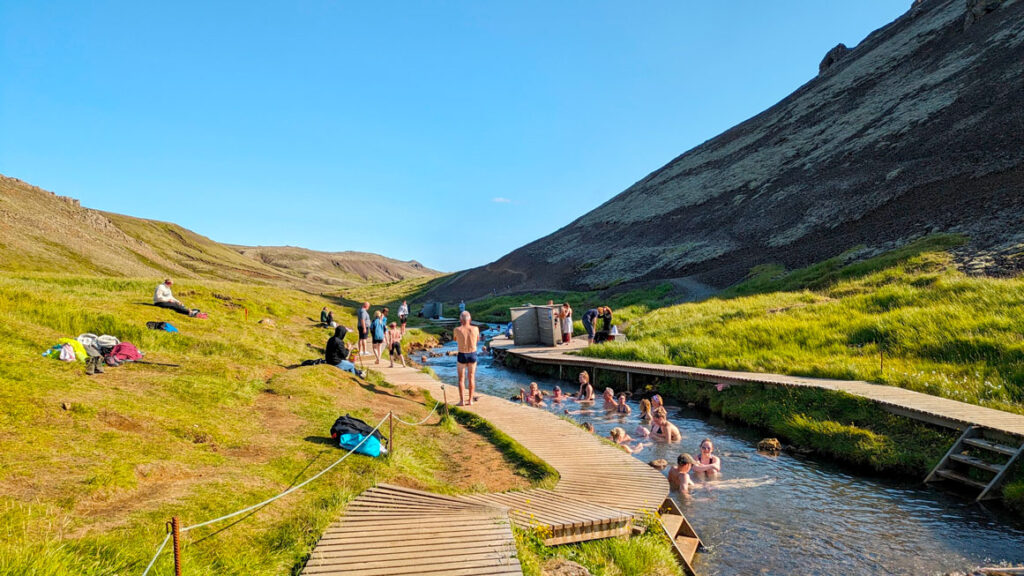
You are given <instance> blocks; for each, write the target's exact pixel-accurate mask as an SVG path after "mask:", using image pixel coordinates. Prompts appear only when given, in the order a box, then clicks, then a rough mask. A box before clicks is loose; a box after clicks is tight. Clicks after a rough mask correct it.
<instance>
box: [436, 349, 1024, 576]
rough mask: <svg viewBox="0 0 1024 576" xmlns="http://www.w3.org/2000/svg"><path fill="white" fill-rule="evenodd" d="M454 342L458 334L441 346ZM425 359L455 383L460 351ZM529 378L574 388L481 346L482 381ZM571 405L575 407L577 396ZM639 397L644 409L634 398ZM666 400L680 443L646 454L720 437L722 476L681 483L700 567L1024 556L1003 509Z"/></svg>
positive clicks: (909, 563) (934, 567) (597, 421)
mask: <svg viewBox="0 0 1024 576" xmlns="http://www.w3.org/2000/svg"><path fill="white" fill-rule="evenodd" d="M453 349H454V348H453V347H452V345H451V344H450V345H448V346H446V347H444V348H440V349H438V350H437V351H439V352H447V351H450V350H453ZM427 364H428V365H429V366H430V367H431V368H433V370H434V372H435V373H436V374H437V375H438V376H439V377H440V378H441V380H442V381H444V382H446V383H451V384H455V382H456V376H455V358H453V357H449V356H442V357H438V358H428V359H427ZM531 381H536V382H538V384H540V386H541V388H542V389H545V390H548V391H550V390H551V389H552V388H553V387H554V386H555V385H559V384H561V386H562V389H563V390H564V391H565V392H566V393H569V394H571V393H573V392H575V388H576V386H573V385H572V384H571V383H568V382H562V383H559V382H557V381H553V380H543V379H537V378H532V377H531V376H530V375H527V374H525V373H523V372H518V371H513V370H509V369H506V368H504V367H503V366H500V365H498V364H492V363H491V358H490V357H489V356H481V358H480V363H479V365H478V368H477V388H478V389H479V391H480V392H483V393H486V394H490V395H493V396H498V397H503V398H508V397H510V396H512V395H515V394H517V393H518V392H519V389H520V388H525V387H527V386H528V385H529V383H530V382H531ZM601 392H602V390H596V391H595V394H596V395H597V396H600V394H601ZM456 394H457V393H456ZM451 397H452V396H450V398H451ZM600 404H601V402H600V398H598V403H597V405H598V406H600ZM566 407H568V408H570V409H576V408H577V406H576V404H575V403H574V402H569V403H567V404H566ZM632 407H633V412H634V414H637V413H639V410H638V408H637V405H636V403H632ZM667 408H668V409H669V419H670V421H672V422H673V423H674V424H675V425H676V426H678V427H679V430H680V431H681V432H682V435H683V441H682V443H681V444H675V445H671V446H666V445H654V446H651V447H648V448H645V449H644V450H643V451H642V452H640V453H639V454H637V458H640V459H641V460H643V461H645V462H647V461H650V460H653V459H656V458H664V459H666V460H668V461H669V462H670V463H674V462H675V460H676V457H677V456H678V455H679V453H680V452H689V453H691V454H693V455H694V456H696V455H697V454H699V453H700V450H699V445H700V442H701V440H702V439H703V438H705V437H708V438H711V439H713V441H714V444H715V452H716V453H717V454H718V455H719V456H720V457H721V458H722V474H721V475H720V476H719V478H718V479H716V480H714V481H705V480H702V479H699V478H694V480H695V481H696V482H697V486H696V488H695V489H694V490H693V494H692V496H691V497H690V498H683V497H680V496H679V494H677V493H675V492H673V493H672V497H673V498H675V499H676V501H677V502H678V503H679V505H680V508H681V509H682V510H683V512H684V513H685V514H686V517H687V518H688V519H689V520H690V522H691V523H692V524H693V526H694V528H695V529H696V530H697V533H698V534H700V536H701V539H702V540H703V541H704V543H705V544H706V545H707V546H708V551H706V552H704V553H702V554H698V555H697V558H696V559H695V563H696V566H695V567H696V569H697V571H698V573H700V574H702V575H704V574H706V575H723V576H724V575H733V574H744V575H745V574H821V575H833V574H837V575H838V574H843V575H846V574H848V575H876V574H877V575H882V574H885V575H889V574H906V575H929V574H937V575H941V574H946V573H949V572H956V571H966V570H969V569H971V568H975V567H978V566H985V565H990V564H996V563H1012V564H1020V563H1024V522H1020V521H1017V520H1015V519H1014V518H1013V517H1012V516H1010V515H1008V514H1006V513H1004V512H1000V511H998V510H990V509H986V508H983V507H981V506H978V505H976V504H973V503H971V502H970V501H969V500H967V499H965V498H962V497H959V496H956V495H952V494H946V493H944V492H942V491H939V490H936V489H932V488H924V487H922V486H921V485H919V484H909V483H907V482H905V481H904V482H900V481H893V480H888V479H885V478H877V477H870V476H861V475H857V474H856V473H855V471H854V472H851V471H849V470H846V469H843V468H840V467H838V466H836V465H835V464H832V463H830V462H827V461H822V460H820V459H818V458H815V457H803V456H798V455H791V454H788V453H784V454H782V455H780V456H778V457H769V456H763V455H760V454H758V453H757V451H756V445H757V441H758V440H759V439H760V438H761V436H760V435H759V434H758V433H757V432H756V431H755V430H752V429H750V428H747V427H744V426H742V425H737V424H735V423H730V422H726V421H724V420H722V419H720V418H716V417H714V416H709V415H707V414H705V413H702V412H698V411H695V410H691V409H686V408H680V407H676V406H672V405H671V404H670V405H668V406H667ZM538 409H548V410H552V411H555V412H562V411H563V409H564V408H563V407H558V406H556V407H554V408H552V407H551V406H548V407H546V408H538ZM573 418H575V419H577V420H578V421H580V422H584V421H589V422H592V423H593V425H594V428H595V431H596V433H598V434H601V435H603V436H605V437H607V436H608V432H609V430H611V429H612V428H613V427H615V426H622V427H623V428H625V429H626V431H627V432H630V433H633V430H634V429H635V428H636V427H637V425H638V424H639V418H638V417H636V416H628V417H621V416H618V415H607V414H605V413H604V411H603V410H598V412H596V413H592V414H577V415H573ZM634 436H635V434H634ZM600 483H601V482H600V478H595V479H594V490H600Z"/></svg>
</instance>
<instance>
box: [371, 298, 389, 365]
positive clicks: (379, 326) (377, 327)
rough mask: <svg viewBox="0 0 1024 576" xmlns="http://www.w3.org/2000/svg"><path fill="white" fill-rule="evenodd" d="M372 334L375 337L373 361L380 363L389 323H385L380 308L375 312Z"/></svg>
mask: <svg viewBox="0 0 1024 576" xmlns="http://www.w3.org/2000/svg"><path fill="white" fill-rule="evenodd" d="M370 332H371V334H370V336H371V337H372V338H373V358H374V360H373V363H374V364H380V356H381V354H383V351H382V350H381V348H383V347H384V335H385V332H387V324H385V323H384V315H383V314H382V313H381V311H380V310H377V311H376V312H374V313H373V322H371V323H370Z"/></svg>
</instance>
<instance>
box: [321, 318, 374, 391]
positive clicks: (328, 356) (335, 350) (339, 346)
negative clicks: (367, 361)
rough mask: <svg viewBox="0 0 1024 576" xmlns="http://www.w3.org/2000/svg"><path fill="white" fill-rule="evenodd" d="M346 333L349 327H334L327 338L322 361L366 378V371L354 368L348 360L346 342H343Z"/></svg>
mask: <svg viewBox="0 0 1024 576" xmlns="http://www.w3.org/2000/svg"><path fill="white" fill-rule="evenodd" d="M348 333H349V329H348V328H345V327H344V326H338V327H337V328H335V329H334V336H331V338H330V339H329V340H327V346H326V347H325V351H324V362H325V363H327V364H330V365H331V366H337V367H338V368H340V369H342V370H344V371H346V372H351V373H353V374H355V375H356V376H359V377H360V378H366V372H365V371H361V370H356V365H355V364H353V363H352V362H349V360H348V344H345V335H346V334H348Z"/></svg>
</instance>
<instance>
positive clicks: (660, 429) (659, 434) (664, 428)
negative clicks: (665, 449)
mask: <svg viewBox="0 0 1024 576" xmlns="http://www.w3.org/2000/svg"><path fill="white" fill-rule="evenodd" d="M653 415H654V418H653V419H652V421H651V440H654V441H655V442H668V443H675V442H679V441H681V440H682V439H683V436H682V434H680V433H679V428H676V425H675V424H673V423H671V422H669V421H668V411H666V410H665V407H664V406H658V407H657V408H655V409H654V413H653Z"/></svg>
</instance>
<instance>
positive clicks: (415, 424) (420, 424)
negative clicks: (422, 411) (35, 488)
mask: <svg viewBox="0 0 1024 576" xmlns="http://www.w3.org/2000/svg"><path fill="white" fill-rule="evenodd" d="M440 405H441V403H440V402H437V401H435V402H434V408H433V410H431V411H430V414H427V417H426V418H424V419H423V420H420V421H419V422H406V421H405V420H402V419H401V418H399V417H398V416H394V415H393V416H392V418H394V419H395V421H396V422H399V423H401V424H405V425H406V426H422V425H423V424H425V423H426V422H427V420H430V417H431V416H433V415H434V412H437V407H438V406H440Z"/></svg>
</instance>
